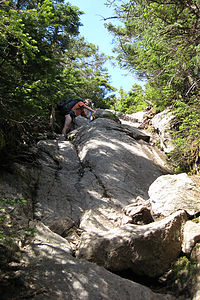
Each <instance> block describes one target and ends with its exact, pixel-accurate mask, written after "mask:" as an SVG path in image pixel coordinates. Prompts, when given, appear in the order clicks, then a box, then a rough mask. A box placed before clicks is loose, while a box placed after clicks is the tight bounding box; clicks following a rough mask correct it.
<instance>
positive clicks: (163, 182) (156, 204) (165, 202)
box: [148, 173, 200, 216]
mask: <svg viewBox="0 0 200 300" xmlns="http://www.w3.org/2000/svg"><path fill="white" fill-rule="evenodd" d="M148 193H149V196H150V199H149V200H150V202H151V205H152V211H153V213H154V214H156V215H163V216H169V215H170V214H172V213H174V212H175V211H177V210H179V209H184V210H185V211H186V212H187V213H188V214H189V215H191V216H193V215H195V214H196V213H198V212H200V201H199V200H200V190H199V188H197V187H196V185H195V183H194V182H193V181H192V180H191V178H190V177H189V176H188V175H187V174H186V173H181V174H177V175H163V176H160V177H159V178H157V179H156V180H155V181H154V182H153V183H152V184H151V186H150V187H149V192H148Z"/></svg>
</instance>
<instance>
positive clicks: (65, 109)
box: [57, 98, 83, 115]
mask: <svg viewBox="0 0 200 300" xmlns="http://www.w3.org/2000/svg"><path fill="white" fill-rule="evenodd" d="M79 101H83V100H82V99H81V98H74V99H73V98H68V99H67V100H65V102H64V103H60V102H58V103H57V108H58V110H59V111H60V113H61V114H62V115H66V114H68V113H69V112H70V111H71V109H72V107H74V106H75V105H76V104H77V103H78V102H79Z"/></svg>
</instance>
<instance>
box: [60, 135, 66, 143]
mask: <svg viewBox="0 0 200 300" xmlns="http://www.w3.org/2000/svg"><path fill="white" fill-rule="evenodd" d="M65 140H66V139H65V136H64V135H60V136H59V137H58V141H59V142H64V141H65Z"/></svg>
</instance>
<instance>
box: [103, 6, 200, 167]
mask: <svg viewBox="0 0 200 300" xmlns="http://www.w3.org/2000/svg"><path fill="white" fill-rule="evenodd" d="M108 2H109V4H110V5H111V4H112V5H113V6H114V10H115V13H116V17H117V18H119V19H120V21H121V23H122V24H123V26H114V25H113V24H112V23H109V24H107V28H108V30H109V31H110V32H112V33H113V34H114V36H115V38H116V40H117V47H116V48H115V51H116V52H117V53H118V61H119V64H120V65H121V67H122V68H126V69H129V70H132V71H134V72H135V73H136V74H137V75H138V76H139V77H146V79H147V80H148V85H147V88H146V95H145V98H146V99H147V100H150V101H151V102H152V103H153V104H154V105H155V106H156V107H157V109H158V110H163V109H164V108H165V107H168V106H172V107H174V109H175V113H176V115H177V124H176V126H175V129H176V133H175V136H176V138H177V139H176V141H177V153H176V155H175V157H176V158H177V159H178V157H179V159H178V163H181V162H180V157H181V154H180V153H181V152H182V153H185V154H184V155H185V157H186V159H185V161H187V160H188V157H189V155H191V151H193V150H191V147H190V146H191V142H192V144H193V142H194V143H195V145H197V147H196V148H195V149H197V148H198V147H199V143H200V142H199V141H200V134H199V131H198V127H199V120H200V113H199V109H198V107H199V102H200V99H199V88H200V78H199V74H200V69H199V59H200V45H199V41H200V36H199V28H200V18H199V17H200V2H199V0H189V1H188V0H178V1H177V0H176V1H175V0H170V1H163V0H156V1H154V0H144V1H141V0H136V1H132V0H129V1H128V0H127V1H123V3H122V2H121V1H112V3H110V1H108ZM193 110H195V114H194V113H193ZM184 120H188V121H187V122H185V121H184ZM182 126H183V127H182ZM190 126H192V130H190ZM180 128H181V130H180ZM194 132H195V135H194ZM197 132H198V133H197ZM180 140H181V141H182V142H181V143H182V148H181V151H180V147H179V145H180ZM195 151H196V152H198V151H197V150H195ZM196 152H195V153H196ZM195 159H196V160H199V156H198V157H197V158H195ZM188 161H190V160H188ZM191 164H192V162H191V161H190V162H189V163H188V164H187V163H184V167H186V166H190V165H191ZM186 168H187V167H186Z"/></svg>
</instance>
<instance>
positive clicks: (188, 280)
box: [171, 256, 197, 297]
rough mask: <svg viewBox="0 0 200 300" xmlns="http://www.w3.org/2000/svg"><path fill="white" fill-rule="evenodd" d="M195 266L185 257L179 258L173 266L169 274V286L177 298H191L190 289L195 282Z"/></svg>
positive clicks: (193, 262) (192, 261) (194, 263)
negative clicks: (182, 296)
mask: <svg viewBox="0 0 200 300" xmlns="http://www.w3.org/2000/svg"><path fill="white" fill-rule="evenodd" d="M196 274H197V265H196V262H195V261H194V260H192V259H191V260H189V259H188V258H187V257H186V256H183V257H180V258H179V259H178V260H177V262H176V263H175V264H174V267H173V269H172V274H171V285H172V289H173V290H174V292H175V295H176V296H177V297H179V296H181V295H184V297H191V288H192V286H193V285H194V283H195V281H196Z"/></svg>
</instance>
